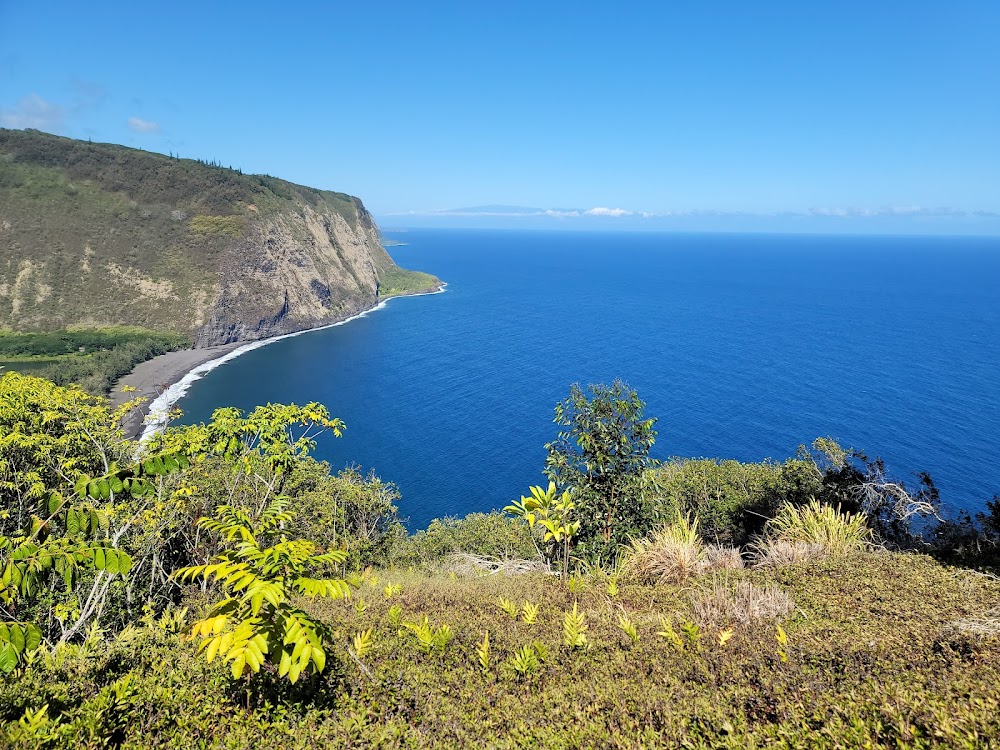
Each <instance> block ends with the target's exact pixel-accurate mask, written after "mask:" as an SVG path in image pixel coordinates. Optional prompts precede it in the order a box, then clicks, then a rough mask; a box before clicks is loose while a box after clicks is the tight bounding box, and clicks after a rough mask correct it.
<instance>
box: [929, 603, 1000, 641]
mask: <svg viewBox="0 0 1000 750" xmlns="http://www.w3.org/2000/svg"><path fill="white" fill-rule="evenodd" d="M942 630H943V635H944V637H945V638H946V639H948V640H953V641H955V640H958V641H961V640H964V641H972V642H976V643H978V642H981V641H986V640H993V639H998V638H1000V607H996V608H994V609H991V610H990V611H988V612H984V613H983V614H982V615H980V616H979V617H970V618H966V619H962V620H952V621H951V622H949V623H948V624H947V625H945V626H944V628H943V629H942Z"/></svg>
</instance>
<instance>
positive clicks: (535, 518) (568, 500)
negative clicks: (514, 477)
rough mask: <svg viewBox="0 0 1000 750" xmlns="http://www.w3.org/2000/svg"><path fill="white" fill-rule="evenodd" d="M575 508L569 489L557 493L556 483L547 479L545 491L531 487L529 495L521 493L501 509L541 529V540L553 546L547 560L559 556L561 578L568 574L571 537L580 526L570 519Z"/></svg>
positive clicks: (577, 522) (531, 526) (532, 526)
mask: <svg viewBox="0 0 1000 750" xmlns="http://www.w3.org/2000/svg"><path fill="white" fill-rule="evenodd" d="M575 507H576V505H575V504H574V502H573V498H572V493H571V492H570V491H569V490H566V491H564V492H563V493H562V494H561V495H557V493H556V485H555V483H554V482H549V487H548V489H547V490H543V489H542V488H541V487H532V488H531V496H530V497H524V496H522V497H521V499H520V500H515V501H514V502H513V503H512V504H510V505H508V506H506V507H505V508H504V511H505V512H507V513H510V514H512V515H515V516H517V517H519V518H523V519H524V520H525V521H527V523H528V526H529V527H530V528H534V527H535V525H536V524H537V525H538V526H540V527H542V529H544V531H543V533H542V541H544V542H548V543H551V545H552V547H553V548H554V550H555V552H554V553H553V554H552V555H550V558H549V559H550V560H551V559H555V558H556V557H558V558H559V560H560V561H561V564H560V568H561V570H562V575H563V578H566V577H567V576H569V558H570V554H569V553H570V548H571V544H572V541H573V536H574V535H575V534H576V532H577V531H578V530H579V529H580V522H579V521H578V520H571V518H572V514H573V510H574V508H575Z"/></svg>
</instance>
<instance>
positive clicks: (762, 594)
mask: <svg viewBox="0 0 1000 750" xmlns="http://www.w3.org/2000/svg"><path fill="white" fill-rule="evenodd" d="M692 608H693V610H694V615H695V619H696V620H697V621H698V622H699V624H701V625H702V626H706V627H707V626H714V627H720V628H721V627H726V626H728V625H750V624H753V623H758V622H767V621H771V620H780V619H781V618H782V617H785V616H787V615H789V614H791V612H792V611H793V610H794V609H795V602H793V601H792V598H791V597H790V596H789V595H788V594H786V593H785V592H784V591H782V590H781V589H780V588H778V587H777V586H774V585H768V586H758V585H756V584H754V583H751V582H750V581H739V582H738V583H737V584H736V588H735V590H734V589H730V588H729V587H728V586H726V585H725V584H724V583H722V582H720V581H718V580H715V581H713V582H712V587H711V588H710V589H707V590H705V591H703V592H701V593H700V594H698V595H697V596H695V597H694V599H693V601H692Z"/></svg>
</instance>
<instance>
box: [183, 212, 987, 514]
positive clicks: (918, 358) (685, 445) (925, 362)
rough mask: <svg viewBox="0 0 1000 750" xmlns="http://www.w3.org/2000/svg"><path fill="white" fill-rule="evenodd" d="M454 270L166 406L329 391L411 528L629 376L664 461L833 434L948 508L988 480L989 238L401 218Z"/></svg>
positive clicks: (441, 269)
mask: <svg viewBox="0 0 1000 750" xmlns="http://www.w3.org/2000/svg"><path fill="white" fill-rule="evenodd" d="M390 236H392V237H393V238H395V239H400V240H403V241H405V242H407V243H408V244H407V245H406V246H403V247H395V248H392V254H393V257H395V258H396V260H397V261H398V262H399V263H400V265H403V266H406V267H409V268H416V269H420V270H426V271H430V272H432V273H435V274H437V275H438V276H440V277H441V278H442V279H444V280H445V281H447V282H448V289H447V291H446V292H445V293H444V294H439V295H431V296H425V297H414V298H406V299H397V300H392V301H391V302H390V303H389V304H388V305H387V306H386V307H385V308H384V309H381V310H378V311H375V312H372V313H371V314H369V315H367V316H365V317H363V318H361V319H358V320H355V321H353V322H351V323H348V324H346V325H343V326H339V327H336V328H330V329H326V330H321V331H315V332H310V333H308V334H305V335H301V336H297V337H294V338H288V339H284V340H281V341H277V342H275V343H274V344H272V345H269V346H266V347H262V348H260V349H257V350H254V351H251V352H248V353H247V354H245V355H243V356H241V357H239V358H237V359H235V360H233V361H232V362H229V363H227V364H225V365H223V366H222V367H219V368H218V369H216V370H214V371H212V372H211V373H209V374H208V375H207V376H206V377H205V378H203V379H202V380H200V381H198V382H197V383H195V384H194V385H193V386H192V387H191V389H190V391H189V393H188V395H187V396H186V397H185V398H184V399H182V400H181V402H180V403H179V406H180V407H181V408H182V409H183V410H184V411H185V412H186V416H185V420H184V421H200V420H203V419H207V418H208V417H209V416H210V414H211V411H212V409H214V408H216V407H219V406H225V405H235V406H239V407H242V408H244V409H248V408H251V407H253V406H254V405H256V404H260V403H267V402H269V401H271V402H288V401H295V402H299V403H302V402H305V401H310V400H316V401H321V402H323V403H325V404H327V405H328V406H329V407H330V409H331V411H332V412H333V414H335V415H337V416H339V417H341V418H342V419H344V420H345V422H346V423H347V431H346V433H345V435H344V437H343V438H341V439H339V440H338V439H333V438H328V439H327V438H324V439H323V440H322V441H321V443H320V446H319V449H318V455H319V457H320V458H323V459H326V460H329V461H330V462H331V463H332V464H333V465H334V467H342V466H344V465H347V464H357V465H360V466H361V467H362V468H365V469H367V468H369V467H374V468H375V469H376V471H377V472H378V473H379V474H380V475H381V476H383V477H384V478H386V479H389V480H392V481H393V482H396V483H397V484H398V485H399V487H400V489H401V491H402V493H403V499H402V502H401V504H400V505H401V510H402V512H403V514H404V515H405V516H407V517H408V518H409V525H410V526H411V528H419V527H422V526H425V525H426V524H427V522H428V521H429V520H430V519H431V518H433V517H435V516H443V515H455V514H465V513H468V512H471V511H475V510H487V509H490V508H495V507H501V506H502V505H504V504H506V503H507V502H509V501H510V500H511V499H514V498H516V497H518V496H519V495H520V494H521V493H523V492H525V491H526V489H527V486H528V485H529V484H531V483H536V482H539V481H541V475H540V470H541V467H542V464H543V461H544V455H545V452H544V448H543V445H544V443H545V442H546V441H547V440H550V439H552V437H554V434H555V425H553V424H552V421H551V420H552V407H553V406H554V404H555V403H556V402H557V401H558V400H559V399H561V398H563V397H564V396H565V395H566V393H567V392H568V388H569V385H570V384H571V383H573V382H581V383H588V382H610V381H611V380H613V379H614V378H615V377H620V378H622V379H623V380H626V381H627V382H628V383H629V384H630V385H632V386H633V387H634V388H636V389H637V390H638V391H639V394H640V396H641V397H642V398H643V399H644V400H645V401H646V402H647V413H648V414H650V415H655V416H658V417H659V418H660V421H659V424H658V429H659V433H660V434H659V438H658V440H657V445H656V448H655V450H654V453H655V454H657V455H658V456H659V457H661V458H662V457H667V456H672V455H682V456H719V457H733V458H738V459H742V460H761V459H764V458H768V457H771V458H775V459H783V458H785V457H787V456H789V455H791V454H793V453H794V452H795V449H796V447H797V446H798V445H799V444H800V443H803V442H808V441H811V440H812V439H813V438H814V437H816V436H819V435H832V436H834V437H836V438H838V439H839V440H841V441H842V442H843V443H844V444H846V445H851V446H855V447H858V448H862V449H865V450H867V451H868V452H869V453H870V454H872V455H875V454H877V455H881V456H882V457H884V458H885V459H886V461H887V462H888V465H889V468H890V470H892V471H894V472H895V473H897V474H898V475H900V476H901V477H903V478H907V477H909V476H910V474H911V473H912V472H915V471H919V470H927V471H929V472H930V473H931V475H932V476H933V477H934V479H935V481H937V483H938V485H939V487H940V489H941V491H942V498H943V500H944V502H945V503H946V504H947V505H950V506H952V507H956V508H968V509H972V510H976V509H978V508H981V507H982V505H983V503H984V501H985V500H987V499H989V498H990V497H992V496H993V494H995V493H997V492H1000V461H998V459H997V456H998V455H1000V401H998V396H1000V375H998V365H1000V239H997V238H989V239H969V238H962V239H957V238H912V237H907V238H903V237H843V236H837V237H834V236H802V235H796V236H792V235H783V236H778V235H776V236H770V235H722V234H718V235H707V234H706V235H683V234H640V233H619V234H605V233H575V232H540V231H539V232H500V231H494V232H485V231H466V230H452V231H442V230H413V231H409V232H406V233H400V234H391V235H390Z"/></svg>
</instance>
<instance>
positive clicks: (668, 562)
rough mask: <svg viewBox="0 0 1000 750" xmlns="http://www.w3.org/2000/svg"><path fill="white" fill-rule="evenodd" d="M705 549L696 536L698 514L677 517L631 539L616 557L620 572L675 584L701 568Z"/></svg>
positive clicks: (705, 554)
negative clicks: (643, 534) (648, 533)
mask: <svg viewBox="0 0 1000 750" xmlns="http://www.w3.org/2000/svg"><path fill="white" fill-rule="evenodd" d="M707 557H708V550H707V549H706V548H705V545H704V544H702V541H701V538H700V537H699V536H698V517H697V516H694V517H693V518H692V517H691V516H690V515H685V516H681V515H679V514H678V516H677V520H676V521H674V522H673V523H672V524H670V525H668V526H663V527H661V528H659V529H657V530H656V531H654V532H653V533H652V534H651V535H650V536H649V537H646V538H645V539H633V540H632V541H631V542H629V544H628V545H627V546H626V547H624V548H623V549H622V552H621V556H620V557H619V565H620V569H621V571H622V572H623V573H624V574H625V575H626V576H630V577H634V578H637V579H639V580H641V581H652V582H655V583H679V582H681V581H683V580H685V579H686V578H689V577H691V576H694V575H697V574H698V573H700V572H702V571H703V570H704V569H705V563H706V560H707Z"/></svg>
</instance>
